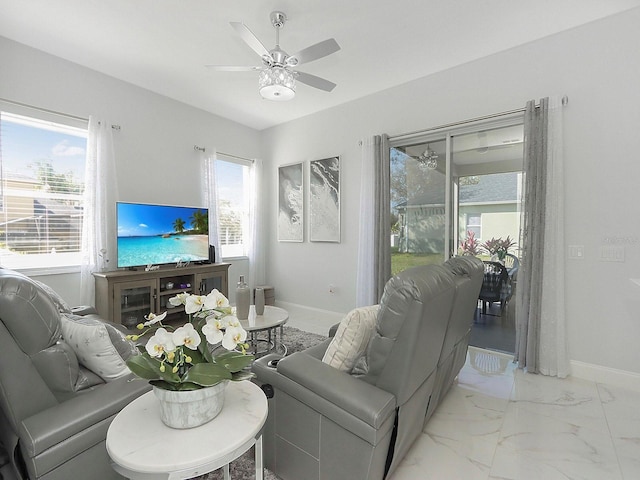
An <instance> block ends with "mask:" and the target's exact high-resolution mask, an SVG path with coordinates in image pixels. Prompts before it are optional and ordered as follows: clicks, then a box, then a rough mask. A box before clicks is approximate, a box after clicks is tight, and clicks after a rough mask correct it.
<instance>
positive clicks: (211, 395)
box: [153, 380, 229, 428]
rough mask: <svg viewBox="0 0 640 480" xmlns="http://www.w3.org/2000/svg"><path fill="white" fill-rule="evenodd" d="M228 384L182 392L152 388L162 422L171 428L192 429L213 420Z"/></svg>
mask: <svg viewBox="0 0 640 480" xmlns="http://www.w3.org/2000/svg"><path fill="white" fill-rule="evenodd" d="M228 383H229V381H228V380H224V381H222V382H220V383H218V384H216V385H213V386H212V387H206V388H201V389H198V390H182V391H173V390H163V389H161V388H157V387H153V393H154V394H155V396H156V397H157V398H158V400H159V401H160V418H161V419H162V422H163V423H164V424H165V425H167V426H168V427H171V428H193V427H198V426H200V425H204V424H205V423H207V422H209V421H211V420H213V419H214V418H215V417H216V416H217V415H218V414H219V413H220V411H221V410H222V406H223V405H224V391H225V389H226V387H227V384H228Z"/></svg>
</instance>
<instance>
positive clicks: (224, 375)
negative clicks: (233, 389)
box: [182, 363, 231, 387]
mask: <svg viewBox="0 0 640 480" xmlns="http://www.w3.org/2000/svg"><path fill="white" fill-rule="evenodd" d="M222 380H231V372H229V370H227V369H226V368H225V367H224V366H223V365H220V364H217V363H198V364H197V365H194V366H193V367H191V369H189V371H188V372H187V374H186V375H185V376H184V377H183V379H182V381H183V382H193V383H197V384H198V385H202V386H203V387H210V386H211V385H215V384H216V383H219V382H221V381H222Z"/></svg>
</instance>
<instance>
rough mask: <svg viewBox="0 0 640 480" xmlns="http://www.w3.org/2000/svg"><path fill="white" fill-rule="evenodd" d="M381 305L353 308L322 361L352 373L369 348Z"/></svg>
mask: <svg viewBox="0 0 640 480" xmlns="http://www.w3.org/2000/svg"><path fill="white" fill-rule="evenodd" d="M378 310H380V305H372V306H369V307H360V308H356V309H354V310H351V311H350V312H349V313H348V314H347V315H346V317H344V318H343V319H342V321H341V322H340V325H338V330H337V331H336V334H335V336H334V337H333V340H331V343H330V344H329V346H328V347H327V350H326V352H325V353H324V356H323V357H322V361H323V362H324V363H327V364H329V365H331V366H332V367H334V368H337V369H338V370H342V371H343V372H347V373H351V370H352V369H353V366H354V365H355V363H356V360H358V358H359V357H361V356H362V355H363V354H364V353H365V351H366V350H367V346H368V345H369V340H370V339H371V336H372V335H373V334H374V332H375V331H376V319H377V317H378Z"/></svg>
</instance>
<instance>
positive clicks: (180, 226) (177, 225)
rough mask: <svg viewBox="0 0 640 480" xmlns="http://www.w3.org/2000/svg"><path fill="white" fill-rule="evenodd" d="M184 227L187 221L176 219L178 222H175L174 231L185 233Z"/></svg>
mask: <svg viewBox="0 0 640 480" xmlns="http://www.w3.org/2000/svg"><path fill="white" fill-rule="evenodd" d="M184 226H185V221H184V220H182V219H181V218H176V220H175V221H174V222H173V229H174V230H175V231H176V232H178V233H182V232H184Z"/></svg>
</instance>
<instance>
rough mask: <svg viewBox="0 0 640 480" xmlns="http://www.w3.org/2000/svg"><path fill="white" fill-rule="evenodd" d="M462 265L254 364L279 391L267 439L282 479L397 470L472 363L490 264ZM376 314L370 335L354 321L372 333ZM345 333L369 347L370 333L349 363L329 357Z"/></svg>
mask: <svg viewBox="0 0 640 480" xmlns="http://www.w3.org/2000/svg"><path fill="white" fill-rule="evenodd" d="M456 262H457V263H455V262H454V265H428V266H422V267H415V268H412V269H409V270H406V271H404V272H402V273H400V274H399V275H397V276H395V277H394V278H392V279H391V280H389V282H388V283H387V285H386V286H385V289H384V293H383V296H382V299H381V301H380V305H379V307H376V308H372V307H366V308H367V310H362V309H356V310H354V311H353V312H350V313H349V314H348V315H347V317H345V319H344V320H343V321H342V322H341V324H340V326H339V327H338V328H337V329H335V335H336V336H335V337H334V338H333V339H331V338H330V339H328V340H326V341H325V342H323V343H321V344H320V345H317V346H315V347H312V348H310V349H307V350H305V351H303V352H298V353H294V354H292V355H290V356H288V357H284V358H279V357H278V356H277V355H267V356H266V357H263V358H261V359H259V360H257V361H256V362H255V363H254V366H253V369H254V372H255V373H256V375H257V380H258V382H259V383H261V384H262V387H263V389H264V390H265V392H267V394H268V396H271V398H270V399H269V417H268V419H267V424H266V426H265V432H264V436H263V438H264V444H265V461H266V465H267V466H268V467H269V468H270V469H272V470H273V471H274V472H275V473H276V475H278V476H279V477H280V478H282V479H284V480H302V479H312V480H320V479H337V478H348V479H350V480H358V479H360V480H381V479H383V478H385V477H386V476H388V475H389V474H390V473H392V472H393V471H394V470H395V469H396V468H397V466H398V464H399V462H400V461H401V460H402V458H403V457H404V456H405V455H406V453H407V452H408V450H409V448H410V447H411V445H412V444H413V442H414V441H415V439H416V438H417V437H418V435H420V433H421V432H422V430H423V425H424V422H425V418H426V417H427V412H428V411H429V410H430V408H435V404H436V403H437V402H438V398H442V397H444V393H446V391H447V389H448V387H449V385H450V383H451V382H452V381H453V379H454V378H455V376H456V375H457V373H458V371H459V369H460V367H461V366H462V365H461V364H460V361H461V360H462V362H463V363H464V357H465V355H466V351H467V342H468V338H469V335H468V333H469V330H470V328H471V325H472V323H473V311H474V308H475V305H476V304H477V296H478V291H479V289H480V285H481V283H482V262H480V261H479V260H477V259H470V260H461V261H456ZM458 304H460V306H458ZM463 304H464V305H463ZM454 312H455V313H454ZM452 313H454V315H455V317H456V321H455V322H454V324H451V321H450V320H451V318H452ZM371 314H373V315H374V317H373V322H372V325H373V326H372V333H371V334H370V335H367V334H365V335H364V336H363V335H357V334H356V332H354V330H352V329H351V327H349V326H345V324H346V323H353V324H355V325H356V328H355V330H356V331H358V330H361V329H363V328H364V329H367V328H369V327H368V326H369V325H371V322H369V320H368V316H369V315H371ZM354 319H355V321H354ZM450 325H453V326H452V327H451V328H450ZM345 336H346V337H347V338H348V339H349V341H348V342H346V343H348V344H350V345H357V347H358V348H359V349H360V351H362V348H363V341H362V339H363V338H364V339H366V340H365V342H364V351H363V353H362V354H361V355H359V356H358V355H356V357H357V358H354V359H348V360H349V361H346V360H347V356H348V355H347V356H345V355H342V354H340V355H335V354H333V353H331V354H330V353H329V352H330V351H331V350H332V348H333V345H335V343H340V342H341V341H342V339H343V338H344V337H345ZM445 344H446V345H447V347H446V352H444V353H443V345H445ZM358 353H359V352H358ZM327 357H329V359H328V358H327ZM336 359H337V360H338V361H337V363H335V364H334V363H333V362H334V360H336ZM351 360H355V361H351ZM276 362H277V363H276ZM440 366H441V367H442V369H443V370H442V373H441V375H440V376H439V371H438V369H439V367H440ZM456 369H457V370H456ZM430 402H434V405H433V406H432V405H431V403H430Z"/></svg>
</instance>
